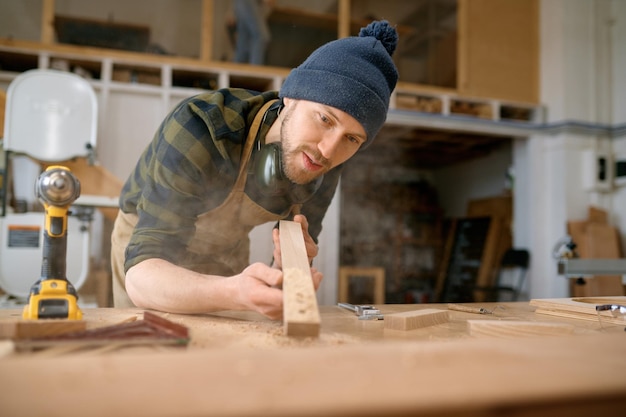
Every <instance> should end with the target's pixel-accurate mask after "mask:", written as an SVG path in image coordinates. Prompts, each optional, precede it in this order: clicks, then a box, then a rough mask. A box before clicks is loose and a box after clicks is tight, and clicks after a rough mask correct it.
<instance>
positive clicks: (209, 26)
mask: <svg viewBox="0 0 626 417" xmlns="http://www.w3.org/2000/svg"><path fill="white" fill-rule="evenodd" d="M214 6H215V5H214V3H213V0H202V23H201V24H202V27H201V34H202V35H201V36H202V37H201V38H200V49H201V50H200V60H201V61H210V60H211V58H212V57H213V15H214V14H215V10H214Z"/></svg>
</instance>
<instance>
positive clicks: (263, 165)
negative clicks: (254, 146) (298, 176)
mask: <svg viewBox="0 0 626 417" xmlns="http://www.w3.org/2000/svg"><path fill="white" fill-rule="evenodd" d="M252 174H253V176H254V179H255V181H256V184H257V186H258V187H259V190H260V191H261V193H262V194H263V195H265V196H267V197H282V196H287V197H289V200H291V202H292V203H295V204H300V203H304V202H305V201H306V200H308V199H309V198H311V196H312V195H313V194H315V192H316V191H317V190H318V189H319V187H320V186H321V185H322V181H323V176H320V177H319V178H317V179H315V181H312V182H310V183H308V184H296V183H294V182H291V181H290V180H289V178H287V176H286V175H285V173H284V171H283V150H282V146H281V143H280V142H272V143H268V144H265V145H263V146H261V148H260V149H259V150H258V151H257V152H256V154H255V156H254V161H253V167H252Z"/></svg>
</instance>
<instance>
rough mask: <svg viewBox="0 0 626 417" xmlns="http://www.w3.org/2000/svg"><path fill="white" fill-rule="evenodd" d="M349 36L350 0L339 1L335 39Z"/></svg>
mask: <svg viewBox="0 0 626 417" xmlns="http://www.w3.org/2000/svg"><path fill="white" fill-rule="evenodd" d="M348 36H350V0H339V12H338V17H337V38H338V39H341V38H347V37H348Z"/></svg>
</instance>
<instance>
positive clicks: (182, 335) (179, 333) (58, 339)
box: [15, 311, 190, 350]
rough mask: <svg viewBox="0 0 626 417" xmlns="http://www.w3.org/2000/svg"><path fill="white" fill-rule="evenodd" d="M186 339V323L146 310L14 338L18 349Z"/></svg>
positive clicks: (171, 342)
mask: <svg viewBox="0 0 626 417" xmlns="http://www.w3.org/2000/svg"><path fill="white" fill-rule="evenodd" d="M189 339H190V337H189V330H188V329H187V327H185V326H182V325H180V324H177V323H174V322H171V321H169V320H167V319H165V318H163V317H160V316H159V315H157V314H154V313H150V312H148V311H146V312H144V318H143V320H133V321H130V322H125V323H121V324H116V325H111V326H106V327H99V328H95V329H87V330H83V331H71V332H67V333H62V334H54V335H47V336H39V337H33V338H26V339H16V340H15V347H16V349H17V350H36V349H45V348H49V347H58V346H65V347H70V346H71V347H77V348H88V347H98V346H107V345H111V344H114V345H116V346H122V345H176V346H186V345H187V344H188V343H189Z"/></svg>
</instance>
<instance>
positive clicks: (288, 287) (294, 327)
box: [280, 220, 321, 337]
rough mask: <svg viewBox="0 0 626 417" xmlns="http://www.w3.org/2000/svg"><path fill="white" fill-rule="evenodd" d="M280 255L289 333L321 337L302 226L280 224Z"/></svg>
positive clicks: (285, 318)
mask: <svg viewBox="0 0 626 417" xmlns="http://www.w3.org/2000/svg"><path fill="white" fill-rule="evenodd" d="M280 253H281V258H282V263H283V322H284V331H285V334H286V335H287V336H303V337H317V336H319V331H320V321H321V318H320V313H319V308H318V306H317V298H316V297H315V288H314V286H313V278H312V277H311V267H310V265H309V258H308V256H307V253H306V247H305V245H304V236H303V234H302V226H301V225H300V223H296V222H292V221H287V220H281V221H280Z"/></svg>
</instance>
